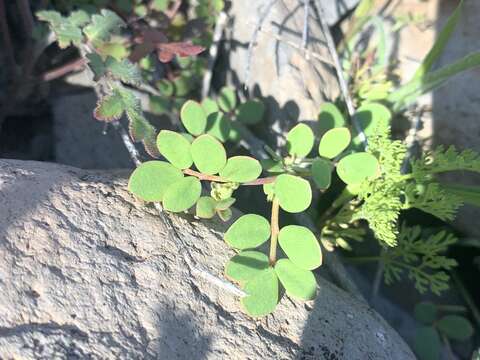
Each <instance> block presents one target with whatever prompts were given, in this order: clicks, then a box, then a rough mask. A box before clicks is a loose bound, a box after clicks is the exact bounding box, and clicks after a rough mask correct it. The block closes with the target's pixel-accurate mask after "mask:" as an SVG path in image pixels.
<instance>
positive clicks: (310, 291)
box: [275, 259, 317, 300]
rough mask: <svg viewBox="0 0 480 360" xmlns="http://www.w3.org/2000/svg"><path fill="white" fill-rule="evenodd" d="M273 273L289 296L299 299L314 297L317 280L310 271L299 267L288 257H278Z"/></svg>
mask: <svg viewBox="0 0 480 360" xmlns="http://www.w3.org/2000/svg"><path fill="white" fill-rule="evenodd" d="M275 273H276V274H277V276H278V279H279V280H280V282H281V284H282V285H283V287H284V288H285V291H286V292H287V294H288V295H289V296H291V297H294V298H297V299H300V300H312V299H314V298H315V295H316V293H317V281H316V280H315V275H313V273H312V272H311V271H309V270H304V269H300V268H299V267H298V266H296V265H295V264H294V263H293V262H292V261H290V260H288V259H280V260H278V261H277V263H276V264H275Z"/></svg>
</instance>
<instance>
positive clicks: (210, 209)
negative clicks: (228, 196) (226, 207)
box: [195, 196, 217, 219]
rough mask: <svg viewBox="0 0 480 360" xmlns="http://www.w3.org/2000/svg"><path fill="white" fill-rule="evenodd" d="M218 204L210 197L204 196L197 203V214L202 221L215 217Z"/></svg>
mask: <svg viewBox="0 0 480 360" xmlns="http://www.w3.org/2000/svg"><path fill="white" fill-rule="evenodd" d="M216 205H217V202H216V200H215V199H214V198H212V197H210V196H202V197H201V198H200V199H198V201H197V205H196V208H195V214H196V215H197V216H198V217H199V218H201V219H211V218H213V217H214V216H215V210H216Z"/></svg>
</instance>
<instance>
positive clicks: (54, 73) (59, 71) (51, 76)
mask: <svg viewBox="0 0 480 360" xmlns="http://www.w3.org/2000/svg"><path fill="white" fill-rule="evenodd" d="M86 63H87V61H86V60H85V59H83V58H80V59H77V60H73V61H71V62H69V63H67V64H65V65H62V66H60V67H58V68H56V69H53V70H49V71H46V72H44V73H43V74H42V75H41V76H40V80H42V81H52V80H55V79H58V78H60V77H62V76H65V75H67V74H69V73H71V72H74V71H78V70H82V69H83V68H84V67H85V64H86Z"/></svg>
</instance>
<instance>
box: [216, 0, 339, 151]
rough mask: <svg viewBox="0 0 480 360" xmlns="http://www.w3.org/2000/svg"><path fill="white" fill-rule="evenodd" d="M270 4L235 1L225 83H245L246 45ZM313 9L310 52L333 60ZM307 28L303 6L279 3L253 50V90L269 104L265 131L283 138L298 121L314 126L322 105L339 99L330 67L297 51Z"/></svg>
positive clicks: (239, 85) (285, 0) (293, 0)
mask: <svg viewBox="0 0 480 360" xmlns="http://www.w3.org/2000/svg"><path fill="white" fill-rule="evenodd" d="M269 2H270V1H268V0H263V1H258V2H249V1H233V2H232V8H231V9H230V11H229V14H230V16H231V18H230V26H229V27H228V28H227V35H226V39H227V41H226V42H225V52H224V54H223V57H222V59H223V60H224V61H226V63H227V64H226V68H227V69H228V71H227V73H226V76H227V81H228V82H230V83H233V84H234V85H235V86H236V87H237V88H239V89H240V88H242V86H243V84H245V83H246V82H247V78H246V64H247V62H248V61H247V59H248V44H249V42H250V40H251V38H252V34H253V33H254V29H255V26H256V23H257V21H258V20H259V18H260V16H261V14H262V13H263V12H264V11H265V9H266V7H267V5H268V3H269ZM314 4H315V2H312V4H311V9H310V10H311V11H310V16H309V19H308V24H309V41H308V49H309V50H310V51H311V52H314V53H317V54H319V55H321V56H323V58H324V59H326V60H327V61H329V55H328V50H327V48H326V46H325V41H324V37H323V33H322V31H321V28H320V25H319V21H318V17H317V13H316V12H315V11H314V6H313V5H314ZM303 24H304V11H303V6H302V3H301V2H299V1H297V0H278V1H276V2H275V3H274V4H273V5H272V6H271V7H270V8H268V16H267V17H266V18H265V20H264V22H263V27H262V31H261V32H259V33H258V37H257V41H256V44H255V46H254V50H253V57H252V59H251V71H250V85H251V87H252V89H253V95H254V96H259V97H261V98H263V99H264V100H265V101H266V104H267V109H268V112H267V126H266V128H268V131H270V132H272V133H273V134H275V133H278V134H282V133H285V131H286V130H289V129H290V128H291V127H292V126H294V125H295V124H296V123H297V122H298V121H316V119H317V116H318V113H319V108H320V105H321V104H322V103H323V102H324V101H325V100H326V99H332V98H335V97H336V95H337V94H338V86H337V80H336V78H335V75H334V74H333V73H332V71H331V68H330V67H329V66H328V65H325V63H324V62H322V61H320V60H318V59H317V58H315V57H313V56H311V55H310V56H307V55H306V54H305V53H304V51H303V50H301V49H298V47H301V43H302V31H303ZM277 37H279V38H280V39H281V41H279V39H278V38H277ZM291 44H294V45H295V46H292V45H291ZM267 138H270V139H271V141H275V140H276V141H277V144H273V145H278V146H280V145H282V137H281V136H280V137H278V136H272V134H270V136H268V135H267Z"/></svg>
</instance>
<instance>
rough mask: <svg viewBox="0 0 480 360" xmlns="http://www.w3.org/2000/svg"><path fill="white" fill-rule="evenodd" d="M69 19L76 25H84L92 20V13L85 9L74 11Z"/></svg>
mask: <svg viewBox="0 0 480 360" xmlns="http://www.w3.org/2000/svg"><path fill="white" fill-rule="evenodd" d="M68 21H70V22H71V23H72V24H73V25H75V26H83V25H86V24H88V23H89V22H90V15H89V14H88V13H87V12H86V11H84V10H76V11H72V12H71V13H70V16H69V17H68Z"/></svg>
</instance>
